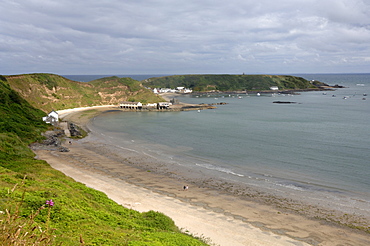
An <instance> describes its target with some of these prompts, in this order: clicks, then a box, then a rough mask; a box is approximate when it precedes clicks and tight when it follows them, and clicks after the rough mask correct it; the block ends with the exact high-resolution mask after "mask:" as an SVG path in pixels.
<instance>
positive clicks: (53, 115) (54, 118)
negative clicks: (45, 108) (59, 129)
mask: <svg viewBox="0 0 370 246" xmlns="http://www.w3.org/2000/svg"><path fill="white" fill-rule="evenodd" d="M42 120H43V121H45V122H46V123H48V124H53V125H54V124H56V123H58V122H59V115H58V113H57V112H56V111H54V110H52V111H51V112H50V113H49V114H48V115H47V116H45V117H42Z"/></svg>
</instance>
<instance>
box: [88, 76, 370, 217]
mask: <svg viewBox="0 0 370 246" xmlns="http://www.w3.org/2000/svg"><path fill="white" fill-rule="evenodd" d="M298 76H302V77H304V78H306V79H309V80H311V79H315V80H319V81H322V82H326V83H328V84H330V85H334V84H339V85H343V86H345V87H346V88H342V89H336V90H334V91H327V92H325V93H324V92H322V91H320V92H303V93H300V95H279V94H268V95H261V96H257V95H255V94H250V95H247V94H243V95H242V94H240V95H239V96H240V98H239V97H238V96H232V95H230V96H229V95H218V96H217V97H215V96H208V95H204V96H199V97H193V96H191V95H188V96H181V97H179V100H180V101H182V102H187V103H197V104H198V103H207V104H208V103H217V102H226V103H227V104H226V105H220V106H218V108H217V109H211V110H202V111H201V112H198V111H187V112H120V113H109V114H104V115H101V116H99V117H96V118H95V119H94V121H92V123H91V124H90V126H89V127H91V129H93V131H94V132H100V133H101V134H103V135H104V136H106V138H109V139H110V141H111V142H112V144H114V145H122V146H125V147H127V146H130V148H133V149H136V151H141V152H143V153H146V154H150V155H152V156H155V157H156V158H159V159H162V160H163V162H164V163H167V165H168V166H171V165H173V166H179V165H180V166H183V167H187V168H189V170H190V171H189V172H190V173H191V172H192V171H193V172H194V173H196V172H198V173H201V174H202V175H203V176H204V177H208V178H209V177H212V178H218V179H220V180H225V181H228V182H235V183H242V184H245V185H247V186H249V187H254V188H256V189H260V190H262V191H264V192H267V193H271V194H274V195H279V196H283V197H285V198H294V199H298V200H302V201H304V202H309V203H313V204H315V205H317V204H321V205H323V206H327V207H333V206H335V207H336V209H338V210H342V211H345V212H351V213H360V214H362V215H365V216H369V214H370V192H369V188H370V179H369V176H370V162H369V160H370V125H369V123H370V106H369V100H370V99H369V100H367V99H368V98H367V96H366V95H365V94H367V93H368V92H369V86H370V74H307V75H305V74H301V75H298ZM274 101H290V102H295V103H294V104H276V103H273V102H274ZM134 143H135V144H134Z"/></svg>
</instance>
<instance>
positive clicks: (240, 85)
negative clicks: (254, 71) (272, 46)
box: [142, 74, 316, 91]
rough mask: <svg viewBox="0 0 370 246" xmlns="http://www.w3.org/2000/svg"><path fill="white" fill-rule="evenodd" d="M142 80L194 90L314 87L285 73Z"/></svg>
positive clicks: (159, 86)
mask: <svg viewBox="0 0 370 246" xmlns="http://www.w3.org/2000/svg"><path fill="white" fill-rule="evenodd" d="M142 82H143V85H145V86H147V87H152V88H176V87H178V86H184V87H186V88H190V89H193V90H194V91H211V90H216V91H245V90H248V91H263V90H270V87H271V86H277V87H278V88H279V90H302V89H313V88H316V87H315V86H314V85H312V84H311V83H310V81H307V80H305V79H304V78H301V77H295V76H287V75H227V74H224V75H174V76H165V77H158V78H150V79H147V80H144V81H142Z"/></svg>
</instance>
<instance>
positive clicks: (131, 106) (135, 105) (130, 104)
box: [119, 102, 143, 109]
mask: <svg viewBox="0 0 370 246" xmlns="http://www.w3.org/2000/svg"><path fill="white" fill-rule="evenodd" d="M119 106H120V108H127V109H142V108H143V104H142V103H141V102H121V103H120V104H119Z"/></svg>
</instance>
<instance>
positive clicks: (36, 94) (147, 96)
mask: <svg viewBox="0 0 370 246" xmlns="http://www.w3.org/2000/svg"><path fill="white" fill-rule="evenodd" d="M5 77H6V79H7V80H8V82H9V84H10V87H11V88H12V89H13V90H15V91H17V92H18V93H19V94H20V95H21V96H22V97H23V98H25V99H26V100H27V101H28V102H29V103H30V104H31V105H32V106H34V107H36V108H39V109H41V110H43V111H44V112H49V111H51V110H52V109H54V110H60V109H67V108H76V107H86V106H96V105H108V104H116V105H118V104H119V102H121V101H141V102H143V103H147V102H159V101H163V99H162V98H160V97H158V96H156V95H154V94H153V93H152V92H151V91H150V90H147V89H145V88H144V87H142V86H141V84H140V82H139V81H136V80H133V79H131V78H118V77H108V78H103V79H99V80H95V81H91V82H89V83H82V82H76V81H72V80H69V79H66V78H64V77H62V76H59V75H55V74H23V75H11V76H5Z"/></svg>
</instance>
